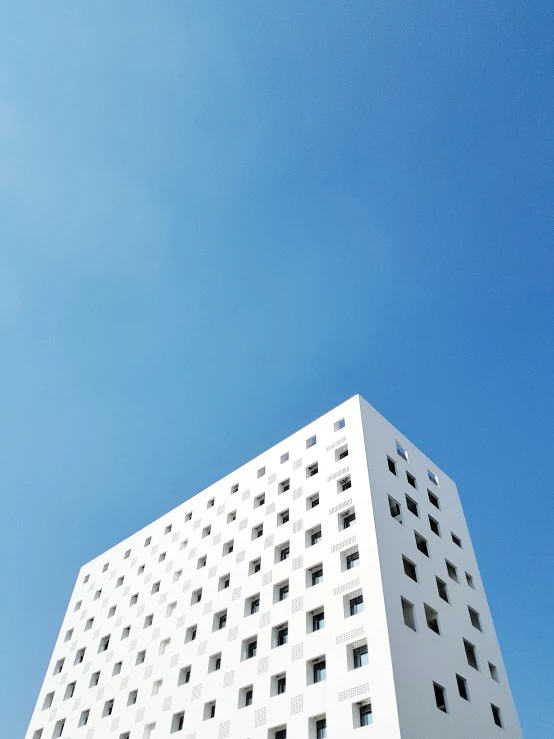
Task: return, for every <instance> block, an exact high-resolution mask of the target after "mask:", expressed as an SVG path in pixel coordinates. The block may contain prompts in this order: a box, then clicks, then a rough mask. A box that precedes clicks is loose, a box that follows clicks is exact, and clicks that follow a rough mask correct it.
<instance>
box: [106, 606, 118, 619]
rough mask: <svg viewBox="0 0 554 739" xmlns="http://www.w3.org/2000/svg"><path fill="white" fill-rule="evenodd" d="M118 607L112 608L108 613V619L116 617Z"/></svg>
mask: <svg viewBox="0 0 554 739" xmlns="http://www.w3.org/2000/svg"><path fill="white" fill-rule="evenodd" d="M116 608H117V606H110V610H109V611H108V618H111V617H112V616H115V609H116Z"/></svg>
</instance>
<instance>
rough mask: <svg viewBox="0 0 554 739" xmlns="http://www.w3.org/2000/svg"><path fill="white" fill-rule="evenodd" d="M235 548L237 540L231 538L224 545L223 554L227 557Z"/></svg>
mask: <svg viewBox="0 0 554 739" xmlns="http://www.w3.org/2000/svg"><path fill="white" fill-rule="evenodd" d="M234 548H235V540H234V539H231V540H230V541H228V542H226V543H225V544H224V545H223V556H224V557H225V556H226V555H227V554H231V553H232V551H233V550H234Z"/></svg>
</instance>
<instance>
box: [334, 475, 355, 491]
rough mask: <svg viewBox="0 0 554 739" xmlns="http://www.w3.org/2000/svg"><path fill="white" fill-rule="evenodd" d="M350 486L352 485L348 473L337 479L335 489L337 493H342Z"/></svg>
mask: <svg viewBox="0 0 554 739" xmlns="http://www.w3.org/2000/svg"><path fill="white" fill-rule="evenodd" d="M351 487H352V480H351V479H350V475H347V476H346V477H343V478H342V480H339V481H338V482H337V490H338V492H339V493H344V492H346V491H347V490H350V488H351Z"/></svg>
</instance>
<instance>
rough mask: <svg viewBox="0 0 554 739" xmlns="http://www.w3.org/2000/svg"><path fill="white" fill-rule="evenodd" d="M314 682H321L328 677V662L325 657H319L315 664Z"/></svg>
mask: <svg viewBox="0 0 554 739" xmlns="http://www.w3.org/2000/svg"><path fill="white" fill-rule="evenodd" d="M313 677H314V683H321V682H323V681H324V680H326V679H327V663H326V661H325V659H321V658H319V659H318V661H317V662H315V663H314V665H313Z"/></svg>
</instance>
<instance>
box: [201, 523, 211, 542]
mask: <svg viewBox="0 0 554 739" xmlns="http://www.w3.org/2000/svg"><path fill="white" fill-rule="evenodd" d="M211 533H212V527H211V526H204V528H203V529H202V538H203V539H205V538H206V537H207V536H209V535H210V534H211Z"/></svg>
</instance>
